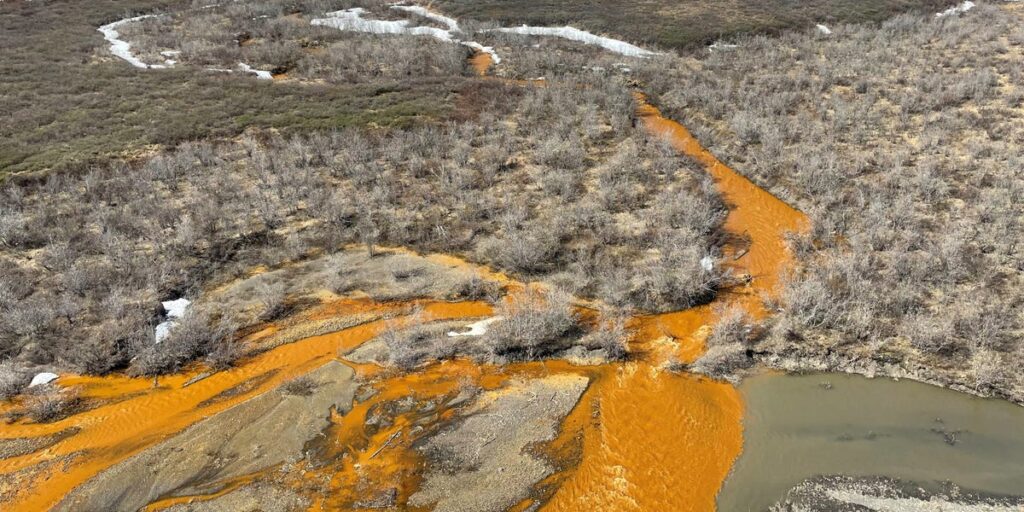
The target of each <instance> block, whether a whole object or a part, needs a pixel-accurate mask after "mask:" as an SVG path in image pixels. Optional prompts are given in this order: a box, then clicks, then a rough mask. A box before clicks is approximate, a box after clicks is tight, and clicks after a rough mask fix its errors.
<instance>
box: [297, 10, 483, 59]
mask: <svg viewBox="0 0 1024 512" xmlns="http://www.w3.org/2000/svg"><path fill="white" fill-rule="evenodd" d="M391 8H392V9H396V10H399V11H404V12H411V13H414V14H417V15H420V16H423V17H424V18H427V19H431V20H434V21H437V22H440V23H442V24H444V25H445V26H446V27H448V29H447V30H445V29H440V28H436V27H410V26H409V20H396V21H386V20H368V19H366V18H363V14H365V13H366V9H363V8H361V7H354V8H352V9H346V10H344V11H334V12H329V13H327V17H326V18H315V19H313V20H311V21H310V24H312V25H320V26H324V27H332V28H336V29H338V30H346V31H351V32H365V33H368V34H408V35H414V36H430V37H433V38H435V39H439V40H441V41H445V42H447V43H458V44H461V45H464V46H468V47H470V48H472V49H474V50H476V51H479V52H484V53H487V54H490V56H491V59H493V60H494V63H495V64H499V63H500V62H501V57H498V54H497V52H495V51H494V48H492V47H490V46H484V45H482V44H480V43H477V42H474V41H462V40H459V39H458V38H456V37H454V36H453V35H452V32H459V23H458V22H457V21H455V20H454V19H452V18H449V17H447V16H442V15H440V14H437V13H434V12H431V11H428V10H427V9H425V8H423V7H419V6H416V5H392V6H391Z"/></svg>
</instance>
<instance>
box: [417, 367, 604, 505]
mask: <svg viewBox="0 0 1024 512" xmlns="http://www.w3.org/2000/svg"><path fill="white" fill-rule="evenodd" d="M587 382H588V379H587V378H586V377H583V376H579V375H554V376H551V377H546V378H540V379H533V380H529V381H526V382H516V383H512V384H511V385H510V386H509V387H506V388H502V389H499V390H495V391H490V392H488V393H484V394H483V395H482V396H480V397H479V398H478V399H477V400H476V401H475V402H474V403H473V404H471V405H470V406H469V408H468V409H467V410H466V411H465V413H464V417H465V419H463V420H462V421H459V422H457V423H456V425H454V427H453V428H451V429H448V430H445V431H442V432H440V433H438V434H437V435H435V436H433V437H431V438H430V439H428V440H426V442H425V443H423V445H422V446H421V447H420V450H421V452H422V453H424V455H425V457H426V460H428V461H429V462H428V467H427V470H426V474H425V477H424V482H423V485H422V486H421V488H420V490H419V492H417V493H416V494H413V495H412V497H411V498H410V500H409V504H410V505H412V506H414V507H423V506H431V505H432V506H433V510H434V511H435V512H457V511H470V510H472V511H479V512H484V511H495V512H497V511H501V510H507V509H509V507H511V506H513V505H515V504H516V503H519V502H520V501H522V500H523V499H525V498H527V497H528V495H529V493H530V491H531V487H532V486H533V485H534V484H535V483H536V482H539V481H540V480H541V479H543V478H545V477H547V476H549V475H551V474H552V473H553V472H554V468H553V467H551V465H550V464H548V463H547V462H545V461H544V460H542V459H540V458H538V457H536V456H534V455H531V454H530V453H529V451H528V449H527V448H528V447H529V446H530V445H532V444H534V443H540V442H545V441H551V440H552V439H554V438H555V435H556V434H557V432H558V426H559V424H560V422H561V420H562V419H563V418H564V417H565V416H566V415H567V414H569V411H571V410H572V409H573V407H574V406H575V405H576V403H577V402H578V401H579V399H580V396H581V395H582V394H583V391H584V390H585V389H586V388H587Z"/></svg>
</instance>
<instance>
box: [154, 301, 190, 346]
mask: <svg viewBox="0 0 1024 512" xmlns="http://www.w3.org/2000/svg"><path fill="white" fill-rule="evenodd" d="M162 304H163V306H164V310H165V311H167V320H165V321H163V322H160V324H158V325H157V326H156V332H155V333H154V334H155V336H154V337H155V339H156V343H160V342H161V341H163V340H164V338H166V337H167V334H168V333H170V332H171V327H174V324H176V323H178V320H177V319H178V318H181V317H183V316H185V310H187V309H188V306H189V304H192V301H190V300H188V299H185V298H181V299H175V300H168V301H164V302H162Z"/></svg>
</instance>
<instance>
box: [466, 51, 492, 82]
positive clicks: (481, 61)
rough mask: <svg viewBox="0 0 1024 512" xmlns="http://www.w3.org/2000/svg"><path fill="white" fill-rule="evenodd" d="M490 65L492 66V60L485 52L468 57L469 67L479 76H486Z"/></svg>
mask: <svg viewBox="0 0 1024 512" xmlns="http://www.w3.org/2000/svg"><path fill="white" fill-rule="evenodd" d="M492 64H494V58H493V57H491V54H489V53H487V52H479V51H478V52H476V53H474V54H473V55H472V56H470V57H469V65H470V66H472V67H473V70H474V71H476V74H478V75H480V76H484V75H486V74H487V71H488V70H489V69H491V65H492Z"/></svg>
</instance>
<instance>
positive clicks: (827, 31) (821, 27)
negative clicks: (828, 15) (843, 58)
mask: <svg viewBox="0 0 1024 512" xmlns="http://www.w3.org/2000/svg"><path fill="white" fill-rule="evenodd" d="M815 27H817V29H818V32H821V33H822V34H825V35H826V36H830V35H832V29H830V28H828V27H826V26H825V25H822V24H821V23H818V24H817V25H815Z"/></svg>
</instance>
